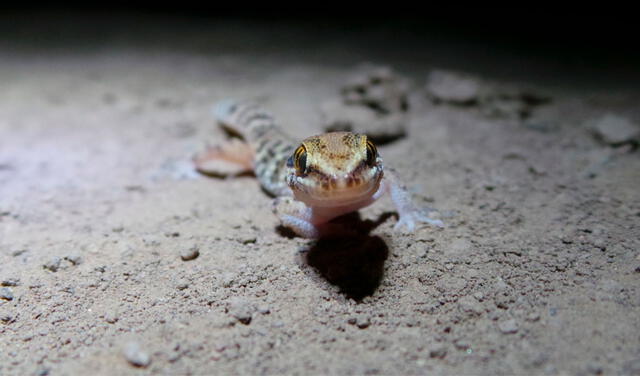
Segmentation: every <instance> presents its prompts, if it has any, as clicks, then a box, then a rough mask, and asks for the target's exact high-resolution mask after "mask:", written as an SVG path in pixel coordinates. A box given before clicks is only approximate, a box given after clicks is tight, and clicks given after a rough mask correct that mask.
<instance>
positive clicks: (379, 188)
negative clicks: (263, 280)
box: [196, 100, 443, 238]
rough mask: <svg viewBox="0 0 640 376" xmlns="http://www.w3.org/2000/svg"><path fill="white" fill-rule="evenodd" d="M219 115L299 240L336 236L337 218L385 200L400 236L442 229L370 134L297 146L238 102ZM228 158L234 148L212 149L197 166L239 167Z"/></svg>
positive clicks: (221, 107) (338, 135)
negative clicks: (223, 163)
mask: <svg viewBox="0 0 640 376" xmlns="http://www.w3.org/2000/svg"><path fill="white" fill-rule="evenodd" d="M214 116H215V118H216V120H217V121H218V123H219V124H220V125H221V126H222V127H223V128H225V129H226V130H227V131H229V132H230V133H233V134H237V135H239V136H240V137H242V138H243V140H244V142H245V143H246V144H245V145H246V146H248V147H249V150H250V152H249V153H248V154H247V156H248V157H247V158H250V159H251V160H249V161H247V163H246V166H248V167H251V168H252V169H253V171H254V173H255V175H256V177H257V178H258V180H259V181H260V184H261V185H262V187H263V188H264V189H265V190H266V191H267V192H268V193H270V194H271V195H273V196H275V197H276V198H275V200H274V204H273V210H274V213H275V214H276V215H277V216H278V218H279V219H280V222H281V223H282V225H283V226H285V227H288V228H290V229H292V230H293V231H294V232H295V233H297V234H298V235H300V236H302V237H306V238H318V237H320V236H323V235H324V234H326V233H328V232H332V231H334V230H335V229H334V228H333V227H332V224H330V223H329V221H331V220H332V219H333V218H336V217H338V216H340V215H343V214H346V213H350V212H353V211H357V210H358V209H360V208H363V207H366V206H368V205H371V204H372V203H373V202H375V201H376V200H377V199H379V198H380V197H382V196H383V195H384V194H385V193H389V194H390V196H391V200H392V202H393V203H394V205H395V208H396V210H397V211H398V214H399V220H398V222H397V223H396V225H395V229H396V230H400V229H406V230H408V231H409V232H413V231H414V230H415V228H416V223H419V222H423V223H428V224H430V225H433V226H438V227H442V226H443V223H442V221H440V220H437V219H432V218H429V217H428V216H427V214H426V213H424V212H422V211H421V210H419V209H418V208H417V207H416V206H415V204H414V203H413V202H412V200H411V196H410V194H409V192H408V191H407V189H406V188H405V187H404V185H403V184H402V183H401V181H400V179H399V177H398V175H397V173H396V172H395V171H393V170H391V169H388V168H387V169H385V168H384V167H383V163H382V158H381V157H380V155H379V154H378V152H377V149H376V147H375V145H373V143H372V142H371V141H370V140H369V139H368V138H367V136H365V135H362V134H354V133H350V132H330V133H325V134H321V135H317V136H312V137H309V138H307V139H305V140H303V141H302V142H301V143H298V142H296V141H295V140H294V139H292V138H291V137H290V136H288V135H286V134H285V133H284V132H283V131H282V130H281V128H280V127H279V126H277V124H276V122H275V120H274V118H273V116H271V115H270V114H269V113H268V112H266V111H265V110H264V109H262V108H261V107H260V106H258V105H256V104H253V103H246V102H236V101H233V100H226V101H222V102H220V103H218V104H217V106H216V107H215V110H214ZM230 153H233V149H225V148H218V149H215V150H214V151H213V152H210V153H209V154H207V155H206V156H205V157H202V158H200V159H196V166H197V167H198V169H199V170H201V171H202V170H207V168H205V167H203V166H205V165H206V164H207V163H209V162H211V160H219V159H226V160H227V161H229V160H234V161H236V162H237V161H238V155H229V154H230ZM237 154H239V153H237ZM209 172H211V171H209Z"/></svg>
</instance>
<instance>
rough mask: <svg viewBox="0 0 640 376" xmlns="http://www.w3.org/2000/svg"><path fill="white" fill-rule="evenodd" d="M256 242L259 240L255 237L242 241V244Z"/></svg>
mask: <svg viewBox="0 0 640 376" xmlns="http://www.w3.org/2000/svg"><path fill="white" fill-rule="evenodd" d="M256 241H258V238H256V237H255V236H251V237H248V238H245V239H242V244H245V245H246V244H254V243H255V242H256Z"/></svg>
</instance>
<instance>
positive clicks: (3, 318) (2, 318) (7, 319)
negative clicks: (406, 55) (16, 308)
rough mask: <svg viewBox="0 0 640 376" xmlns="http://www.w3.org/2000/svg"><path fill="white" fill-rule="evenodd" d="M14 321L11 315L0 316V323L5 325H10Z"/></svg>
mask: <svg viewBox="0 0 640 376" xmlns="http://www.w3.org/2000/svg"><path fill="white" fill-rule="evenodd" d="M13 321H14V318H13V316H11V315H9V314H4V313H3V314H0V322H2V323H3V324H9V323H11V322H13Z"/></svg>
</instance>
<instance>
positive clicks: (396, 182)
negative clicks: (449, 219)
mask: <svg viewBox="0 0 640 376" xmlns="http://www.w3.org/2000/svg"><path fill="white" fill-rule="evenodd" d="M386 192H389V195H390V196H391V201H392V202H393V205H394V206H395V208H396V211H397V212H398V216H399V218H398V222H397V223H396V224H395V226H394V227H393V229H394V230H396V231H401V230H403V229H406V230H407V232H413V231H414V230H415V227H416V223H420V222H422V223H428V224H430V225H432V226H437V227H444V222H442V221H441V220H439V219H433V218H430V217H429V216H428V212H429V210H428V209H425V210H422V209H420V208H419V207H418V206H416V204H415V203H414V202H413V200H412V199H411V194H410V193H409V191H408V190H407V188H406V187H405V185H404V184H403V183H402V181H401V179H400V177H399V176H398V174H397V172H396V171H395V170H393V169H390V168H387V169H385V174H384V178H383V179H382V183H381V184H380V189H379V190H378V192H376V193H375V194H374V196H373V198H374V199H378V198H379V197H380V196H382V195H383V194H384V193H386Z"/></svg>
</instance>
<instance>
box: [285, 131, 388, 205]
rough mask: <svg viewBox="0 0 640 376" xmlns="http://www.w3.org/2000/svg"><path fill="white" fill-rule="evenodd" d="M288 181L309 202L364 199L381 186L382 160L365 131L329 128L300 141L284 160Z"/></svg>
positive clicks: (346, 203) (323, 203)
mask: <svg viewBox="0 0 640 376" xmlns="http://www.w3.org/2000/svg"><path fill="white" fill-rule="evenodd" d="M287 170H288V171H287V184H289V187H291V189H292V190H293V194H294V196H295V198H296V199H297V200H300V201H303V202H304V203H306V204H307V205H311V206H340V205H348V204H350V203H353V202H357V201H361V200H366V199H367V198H369V197H370V196H371V195H373V194H374V193H375V192H376V191H377V190H378V187H379V186H380V179H382V160H381V159H380V156H379V155H378V152H377V149H376V147H375V145H374V144H373V143H372V142H371V141H370V140H369V139H368V138H367V136H365V135H361V134H354V133H350V132H331V133H325V134H322V135H319V136H313V137H309V138H307V139H305V140H304V141H302V143H301V144H300V146H298V148H297V149H296V150H295V151H294V152H293V155H292V156H291V157H290V158H289V160H288V161H287Z"/></svg>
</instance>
